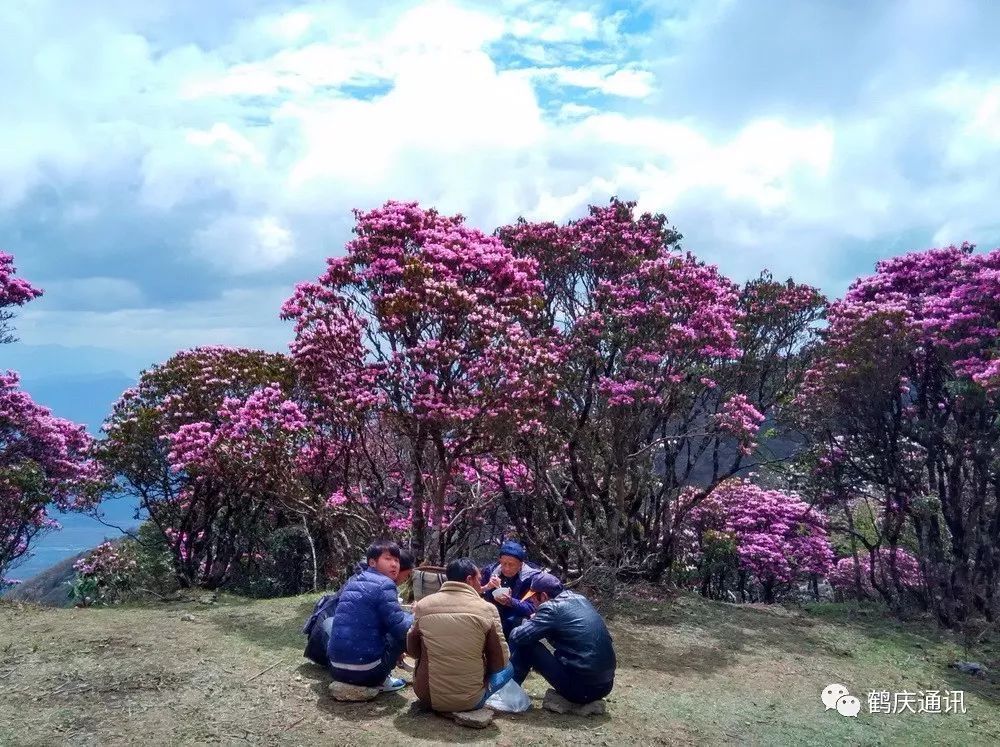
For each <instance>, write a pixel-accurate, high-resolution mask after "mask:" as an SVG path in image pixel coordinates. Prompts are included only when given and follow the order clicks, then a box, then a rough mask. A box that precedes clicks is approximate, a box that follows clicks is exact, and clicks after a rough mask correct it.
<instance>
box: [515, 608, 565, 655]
mask: <svg viewBox="0 0 1000 747" xmlns="http://www.w3.org/2000/svg"><path fill="white" fill-rule="evenodd" d="M556 627H557V621H556V614H555V608H554V607H553V606H552V605H551V604H549V603H547V602H546V603H545V604H543V605H541V606H539V608H538V609H537V610H536V611H535V615H534V617H532V618H531V619H530V620H527V621H525V622H523V623H521V624H520V625H518V626H517V627H516V628H514V630H512V631H511V633H510V644H511V645H512V646H530V645H531V644H532V643H535V642H536V641H540V640H541V639H542V638H544V637H545V636H547V635H548V634H549V632H550V631H552V630H555V629H556Z"/></svg>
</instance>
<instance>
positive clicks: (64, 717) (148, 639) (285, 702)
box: [0, 595, 1000, 745]
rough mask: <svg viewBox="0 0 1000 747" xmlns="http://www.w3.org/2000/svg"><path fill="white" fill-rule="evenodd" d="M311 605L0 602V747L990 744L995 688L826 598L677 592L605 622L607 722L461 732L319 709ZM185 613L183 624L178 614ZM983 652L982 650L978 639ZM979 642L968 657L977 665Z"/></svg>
mask: <svg viewBox="0 0 1000 747" xmlns="http://www.w3.org/2000/svg"><path fill="white" fill-rule="evenodd" d="M313 599H315V596H311V597H298V598H292V599H278V600H269V601H256V602H249V601H243V600H229V601H226V602H224V603H222V604H219V605H211V606H207V605H200V604H198V603H196V602H191V603H185V604H178V605H173V606H160V607H149V608H130V609H121V608H118V609H110V610H93V609H88V610H77V609H43V608H37V607H28V606H18V605H15V604H11V603H4V604H0V744H54V743H55V744H74V745H91V744H92V745H98V744H101V745H104V744H186V743H199V744H205V743H223V744H248V743H249V744H288V745H292V744H324V745H331V744H344V745H356V744H373V745H374V744H380V745H395V744H407V745H412V744H429V743H436V742H440V741H448V742H484V743H497V744H508V745H522V744H539V745H541V744H571V743H572V744H604V745H619V744H642V745H653V744H718V743H729V744H732V743H737V744H820V745H825V744H829V745H843V744H872V745H874V744H893V745H896V744H904V745H905V744H914V745H917V744H921V745H922V744H935V745H948V744H953V745H974V744H983V745H986V744H997V743H1000V686H998V683H997V682H996V681H991V680H982V679H973V678H971V677H969V676H967V675H963V674H960V673H958V672H957V671H955V670H953V669H949V668H948V667H947V664H948V662H951V661H954V660H955V659H956V658H963V657H962V656H961V649H960V647H958V646H957V645H955V644H954V643H953V642H951V641H949V640H946V639H944V638H942V637H939V636H938V635H937V633H935V632H932V631H928V630H927V629H924V628H921V627H917V626H912V627H911V626H902V625H900V624H898V623H895V622H893V621H889V620H886V619H884V618H883V617H882V616H881V615H880V614H879V613H878V612H875V611H864V610H857V609H851V608H848V607H844V606H839V605H819V606H816V607H812V608H809V609H807V610H804V611H789V610H786V609H784V608H781V607H772V608H764V607H737V606H735V605H728V604H720V603H714V602H706V601H703V600H701V599H699V598H697V597H693V596H686V595H682V596H680V597H677V598H676V599H674V600H673V601H660V602H643V603H639V602H633V603H628V604H625V605H622V606H620V607H619V608H617V609H616V610H615V612H614V614H613V615H612V617H611V620H610V626H611V630H612V633H613V635H614V638H615V642H616V647H617V650H618V655H619V671H618V678H617V682H616V688H615V691H614V692H613V693H612V695H611V697H610V699H609V715H608V716H607V717H601V718H593V719H589V720H580V719H578V718H574V717H569V716H555V715H553V714H550V713H547V712H545V711H542V710H540V708H538V707H537V706H538V705H539V703H540V699H541V696H542V695H543V694H544V692H545V683H544V682H543V681H541V680H539V679H538V678H536V677H535V676H532V677H530V678H529V679H528V682H527V683H526V686H527V689H528V691H529V693H530V694H531V695H532V698H533V700H534V703H535V706H536V707H534V708H532V709H531V710H530V711H529V712H527V713H525V714H522V715H519V716H502V717H499V718H498V719H497V720H496V722H495V723H494V725H493V726H492V727H491V728H490V729H488V730H486V731H483V732H473V731H468V730H465V729H463V728H461V727H457V726H455V725H453V724H452V723H451V722H450V721H446V720H444V719H441V718H439V717H437V716H434V715H431V714H423V713H414V712H411V711H410V708H409V705H410V702H411V701H412V700H413V694H412V692H411V691H410V690H409V688H407V689H406V690H404V691H403V692H402V693H400V694H393V695H384V696H381V697H380V698H379V699H378V700H377V701H375V702H374V703H372V704H360V705H345V704H339V703H335V702H333V701H332V700H331V699H330V698H329V697H328V696H327V692H326V687H327V684H328V682H329V678H328V676H327V675H326V673H325V672H323V671H322V670H321V669H319V668H317V667H315V666H313V665H312V664H309V663H306V661H305V660H304V659H303V658H302V643H303V641H302V637H301V636H300V635H299V632H298V631H299V627H300V625H301V623H302V621H303V619H304V618H305V616H306V615H307V613H308V612H309V610H310V609H311V607H312V603H313ZM185 616H193V620H190V619H189V620H185V619H184V617H185ZM991 645H994V646H995V644H991ZM996 654H997V651H996V649H995V648H993V649H989V650H985V651H979V652H975V654H974V655H976V656H978V657H980V659H981V660H982V659H984V657H985V660H986V661H987V662H990V661H991V658H990V657H992V658H993V659H995V658H996ZM833 682H837V683H840V684H843V685H846V686H847V687H848V689H849V690H850V691H851V692H852V693H856V694H858V695H859V696H860V697H861V698H862V701H863V702H865V703H867V701H866V698H867V695H866V694H867V692H868V691H869V690H871V689H875V690H889V691H903V690H908V691H916V690H921V689H922V690H929V689H937V690H942V691H943V690H962V691H964V699H965V706H966V709H967V710H966V713H965V714H958V713H950V714H944V713H940V714H931V713H923V714H919V715H917V714H910V713H904V714H897V715H888V714H869V713H868V709H867V707H865V708H864V709H863V712H862V714H861V715H860V716H859V717H858V718H848V717H844V716H841V715H839V714H838V713H837V712H836V711H824V708H823V706H822V704H821V702H820V692H821V691H822V690H823V688H824V687H826V686H827V685H829V684H831V683H833Z"/></svg>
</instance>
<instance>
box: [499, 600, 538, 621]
mask: <svg viewBox="0 0 1000 747" xmlns="http://www.w3.org/2000/svg"><path fill="white" fill-rule="evenodd" d="M505 606H506V607H507V609H509V610H513V611H514V612H515V613H516V614H517V615H519V616H520V617H531V616H532V615H533V614H535V605H533V604H532V603H531V601H530V600H521V599H515V598H514V597H513V596H511V598H510V601H509V602H508V603H507V604H506V605H505Z"/></svg>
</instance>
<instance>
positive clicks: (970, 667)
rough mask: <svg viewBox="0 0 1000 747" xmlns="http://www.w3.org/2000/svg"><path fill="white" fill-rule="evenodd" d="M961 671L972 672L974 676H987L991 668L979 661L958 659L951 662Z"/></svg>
mask: <svg viewBox="0 0 1000 747" xmlns="http://www.w3.org/2000/svg"><path fill="white" fill-rule="evenodd" d="M951 666H952V667H954V668H955V669H957V670H958V671H959V672H964V673H965V674H971V675H972V676H973V677H985V676H986V675H988V674H989V673H990V670H989V669H987V668H986V667H984V666H983V665H982V664H980V663H979V662H977V661H956V662H953V663H952V664H951Z"/></svg>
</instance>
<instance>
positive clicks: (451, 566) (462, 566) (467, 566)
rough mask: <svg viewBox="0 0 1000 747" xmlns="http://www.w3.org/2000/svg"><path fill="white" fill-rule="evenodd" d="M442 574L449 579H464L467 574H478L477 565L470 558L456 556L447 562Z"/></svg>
mask: <svg viewBox="0 0 1000 747" xmlns="http://www.w3.org/2000/svg"><path fill="white" fill-rule="evenodd" d="M444 575H445V576H447V577H448V580H449V581H465V579H467V578H468V577H469V576H478V575H479V567H478V566H477V565H476V564H475V563H473V562H472V559H471V558H458V559H457V560H453V561H451V562H450V563H448V567H447V568H445V571H444Z"/></svg>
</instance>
